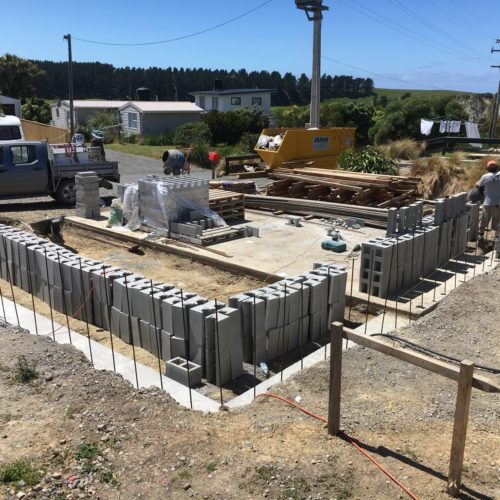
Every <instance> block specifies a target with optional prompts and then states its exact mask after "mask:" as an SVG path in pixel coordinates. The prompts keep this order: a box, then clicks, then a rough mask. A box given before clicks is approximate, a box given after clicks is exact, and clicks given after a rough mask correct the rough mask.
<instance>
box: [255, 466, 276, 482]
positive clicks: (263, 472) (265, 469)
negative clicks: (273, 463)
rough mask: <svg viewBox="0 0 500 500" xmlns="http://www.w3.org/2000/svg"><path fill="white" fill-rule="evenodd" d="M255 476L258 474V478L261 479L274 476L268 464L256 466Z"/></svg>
mask: <svg viewBox="0 0 500 500" xmlns="http://www.w3.org/2000/svg"><path fill="white" fill-rule="evenodd" d="M257 476H259V479H262V481H266V482H267V481H271V478H272V477H273V476H274V470H273V468H272V467H270V466H268V465H261V466H260V467H257Z"/></svg>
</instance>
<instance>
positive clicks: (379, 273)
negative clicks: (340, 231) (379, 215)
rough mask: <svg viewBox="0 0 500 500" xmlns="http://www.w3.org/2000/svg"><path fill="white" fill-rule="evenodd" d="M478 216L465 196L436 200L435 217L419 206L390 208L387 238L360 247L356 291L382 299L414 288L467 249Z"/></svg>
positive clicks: (370, 241)
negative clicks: (428, 214) (425, 214)
mask: <svg viewBox="0 0 500 500" xmlns="http://www.w3.org/2000/svg"><path fill="white" fill-rule="evenodd" d="M478 218H479V209H478V207H477V206H475V205H474V204H467V194H466V193H458V194H456V195H454V196H452V197H450V198H443V199H439V200H436V201H435V204H434V215H433V216H425V217H423V202H416V203H414V204H412V205H410V206H408V207H403V208H400V209H399V210H396V209H391V210H389V212H388V226H387V237H386V238H373V239H371V240H368V241H366V242H364V243H363V244H362V249H361V258H360V278H359V290H360V291H361V292H363V293H370V294H371V295H374V296H376V297H382V298H384V297H387V296H388V295H391V294H395V293H399V292H402V291H403V290H404V289H406V288H410V287H411V286H413V285H415V284H416V283H418V281H419V280H420V279H421V278H423V277H425V276H428V275H429V274H431V273H432V272H433V271H434V270H435V269H436V268H439V267H443V266H445V265H446V264H447V263H448V261H449V260H450V259H454V258H456V257H457V256H459V255H461V254H462V253H463V252H464V251H465V250H466V248H467V240H469V241H473V240H472V239H471V238H474V237H477V225H478Z"/></svg>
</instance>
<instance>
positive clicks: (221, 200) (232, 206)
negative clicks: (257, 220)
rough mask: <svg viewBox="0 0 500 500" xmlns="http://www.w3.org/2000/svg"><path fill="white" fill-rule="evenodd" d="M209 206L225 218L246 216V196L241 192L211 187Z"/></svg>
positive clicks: (242, 217)
mask: <svg viewBox="0 0 500 500" xmlns="http://www.w3.org/2000/svg"><path fill="white" fill-rule="evenodd" d="M208 198H209V202H208V203H209V205H208V206H209V208H210V210H212V211H213V212H215V213H216V214H218V215H220V216H221V217H222V218H223V219H224V220H230V219H244V218H245V196H244V195H243V194H241V193H233V192H231V191H224V190H223V189H210V190H209V192H208Z"/></svg>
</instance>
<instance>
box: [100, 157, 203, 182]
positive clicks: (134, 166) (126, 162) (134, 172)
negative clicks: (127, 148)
mask: <svg viewBox="0 0 500 500" xmlns="http://www.w3.org/2000/svg"><path fill="white" fill-rule="evenodd" d="M106 159H107V160H108V161H117V162H119V164H120V179H121V182H122V184H131V183H133V182H137V181H138V180H139V179H140V178H141V177H144V176H145V175H148V174H156V175H163V164H162V162H161V161H160V160H155V159H153V158H146V157H145V156H135V155H129V154H126V153H121V152H118V151H111V150H107V151H106ZM191 175H195V176H196V177H201V178H203V179H211V177H212V172H211V171H210V170H207V169H202V168H199V167H196V166H193V167H192V169H191Z"/></svg>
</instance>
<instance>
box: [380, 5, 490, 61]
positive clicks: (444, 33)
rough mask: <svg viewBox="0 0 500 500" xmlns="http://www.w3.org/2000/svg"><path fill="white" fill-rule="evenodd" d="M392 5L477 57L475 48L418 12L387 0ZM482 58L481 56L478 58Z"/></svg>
mask: <svg viewBox="0 0 500 500" xmlns="http://www.w3.org/2000/svg"><path fill="white" fill-rule="evenodd" d="M388 1H389V2H390V3H391V4H392V5H394V6H396V7H397V8H399V9H401V10H402V11H403V12H405V13H406V14H407V15H408V16H410V17H411V18H413V19H415V20H416V21H418V22H419V23H421V24H423V25H424V26H426V27H427V28H429V29H431V30H432V31H434V32H435V33H437V34H438V35H441V36H442V37H444V38H446V39H447V40H449V41H451V42H452V43H455V44H456V45H458V46H459V47H462V48H465V49H466V50H468V51H470V52H471V53H474V56H475V57H477V55H476V54H475V49H473V48H471V47H468V46H467V45H465V44H464V43H463V42H462V40H459V39H458V38H455V37H454V36H451V35H448V34H447V33H446V32H444V31H443V30H442V29H440V28H438V27H437V26H435V25H434V24H432V23H430V22H429V21H427V20H426V19H425V18H423V17H422V16H421V15H420V14H418V13H416V12H415V11H413V10H412V9H410V8H409V7H407V6H406V5H402V4H401V2H400V1H399V0H388ZM478 59H482V58H478Z"/></svg>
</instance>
